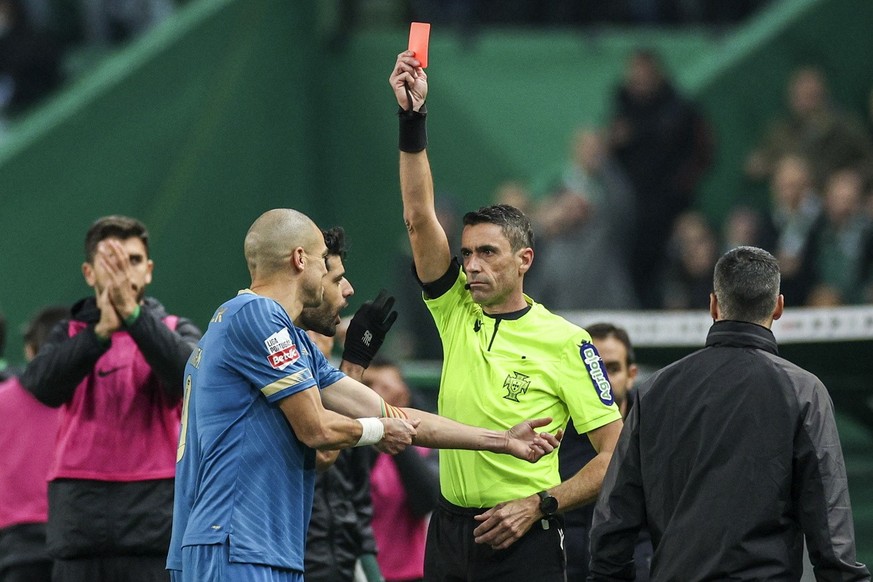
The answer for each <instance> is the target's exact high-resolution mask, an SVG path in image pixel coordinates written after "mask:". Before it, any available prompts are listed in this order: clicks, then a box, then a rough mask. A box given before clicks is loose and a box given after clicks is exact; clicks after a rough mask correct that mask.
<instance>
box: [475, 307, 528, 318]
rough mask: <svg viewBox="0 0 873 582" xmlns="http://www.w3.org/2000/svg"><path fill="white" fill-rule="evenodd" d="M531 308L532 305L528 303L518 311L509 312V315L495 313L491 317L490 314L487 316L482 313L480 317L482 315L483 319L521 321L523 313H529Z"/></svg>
mask: <svg viewBox="0 0 873 582" xmlns="http://www.w3.org/2000/svg"><path fill="white" fill-rule="evenodd" d="M532 307H533V305H531V304H530V303H528V304H527V305H525V306H524V307H522V308H521V309H519V310H518V311H510V312H509V313H496V314H494V315H491V314H489V313H485V312H484V311H483V312H482V315H484V316H485V317H490V318H491V319H509V320H515V319H521V318H522V316H523V315H524V314H525V313H527V312H528V311H530V310H531V308H532Z"/></svg>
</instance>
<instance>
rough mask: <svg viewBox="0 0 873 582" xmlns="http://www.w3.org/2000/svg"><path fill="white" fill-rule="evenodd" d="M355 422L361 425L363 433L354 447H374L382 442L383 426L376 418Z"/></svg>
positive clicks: (361, 419) (360, 419)
mask: <svg viewBox="0 0 873 582" xmlns="http://www.w3.org/2000/svg"><path fill="white" fill-rule="evenodd" d="M357 421H358V422H360V423H361V428H362V429H363V431H362V432H361V438H360V439H358V442H357V444H355V446H356V447H363V446H366V445H375V444H376V443H378V442H379V441H381V440H382V437H383V436H384V435H385V425H384V424H382V421H381V420H379V419H378V418H359V419H357Z"/></svg>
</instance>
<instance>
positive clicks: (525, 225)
mask: <svg viewBox="0 0 873 582" xmlns="http://www.w3.org/2000/svg"><path fill="white" fill-rule="evenodd" d="M483 223H486V224H496V225H497V226H499V227H500V230H501V231H502V232H503V236H505V237H506V238H507V240H509V246H510V248H512V251H513V252H515V251H517V250H520V249H523V248H526V247H530V248H533V246H534V234H533V228H531V225H530V219H529V218H528V217H527V216H525V214H524V212H522V211H521V210H519V209H518V208H516V207H515V206H510V205H509V204H494V205H492V206H483V207H482V208H480V209H479V210H474V211H472V212H468V213H467V214H465V215H464V226H472V225H474V224H483Z"/></svg>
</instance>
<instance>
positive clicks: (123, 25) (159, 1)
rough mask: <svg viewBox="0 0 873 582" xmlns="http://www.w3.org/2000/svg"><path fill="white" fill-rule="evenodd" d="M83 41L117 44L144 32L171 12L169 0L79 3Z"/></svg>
mask: <svg viewBox="0 0 873 582" xmlns="http://www.w3.org/2000/svg"><path fill="white" fill-rule="evenodd" d="M81 3H82V4H81V6H82V17H83V28H84V31H85V39H86V41H87V42H89V43H94V44H117V43H121V42H124V41H126V40H129V39H130V38H132V37H134V36H136V35H138V34H140V33H142V32H144V31H145V30H147V29H149V28H151V27H152V26H154V25H155V24H157V23H159V22H161V21H162V20H164V19H165V18H166V17H168V16H169V15H170V14H171V13H172V12H173V1H172V0H81Z"/></svg>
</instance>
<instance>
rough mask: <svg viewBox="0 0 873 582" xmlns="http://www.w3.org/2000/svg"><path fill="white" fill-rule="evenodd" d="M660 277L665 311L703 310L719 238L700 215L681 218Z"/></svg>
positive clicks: (710, 283)
mask: <svg viewBox="0 0 873 582" xmlns="http://www.w3.org/2000/svg"><path fill="white" fill-rule="evenodd" d="M668 248H669V250H668V253H667V256H668V259H667V264H666V269H665V273H664V276H663V293H664V296H663V299H662V306H663V308H664V309H705V308H706V305H707V303H708V301H709V294H710V292H711V291H712V269H713V267H715V262H716V261H717V260H718V257H719V254H718V251H719V245H718V238H717V235H716V233H715V231H714V230H713V228H712V227H711V226H710V225H709V222H707V220H706V217H704V216H703V214H701V213H699V212H694V211H689V212H686V213H684V214H682V215H681V216H680V217H679V218H678V219H677V220H676V225H675V227H674V228H673V235H672V237H671V238H670V244H669V247H668Z"/></svg>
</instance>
